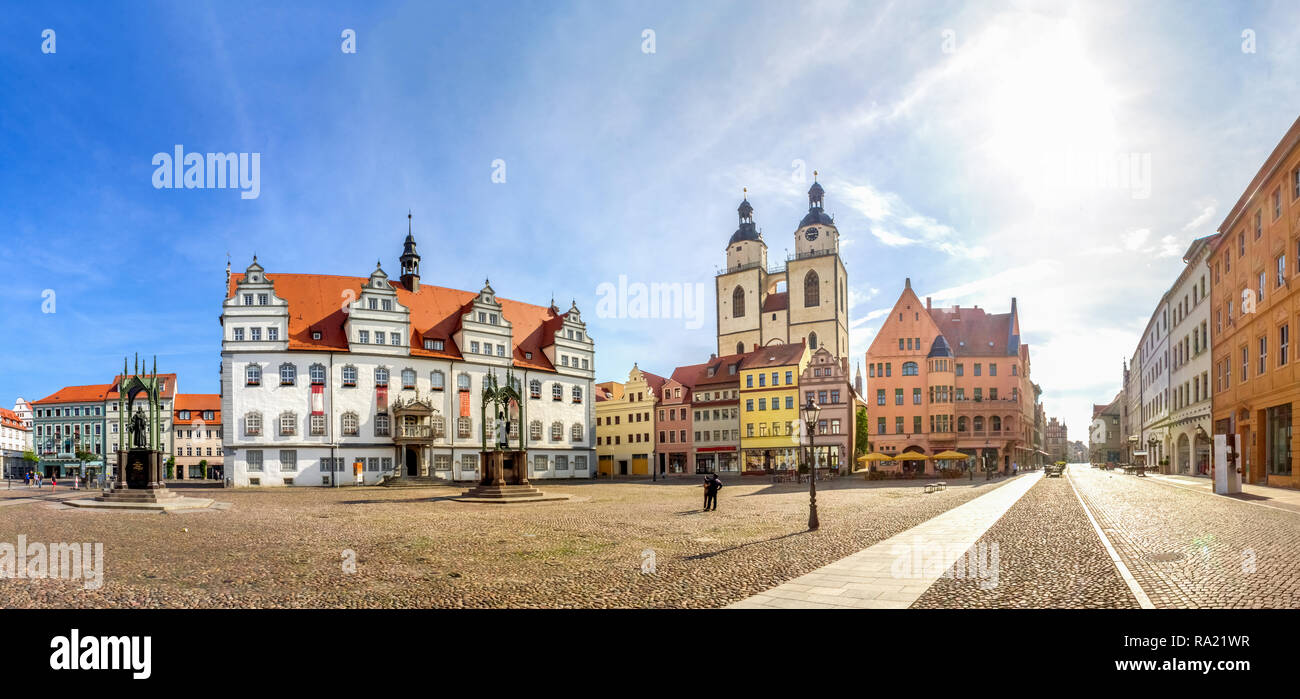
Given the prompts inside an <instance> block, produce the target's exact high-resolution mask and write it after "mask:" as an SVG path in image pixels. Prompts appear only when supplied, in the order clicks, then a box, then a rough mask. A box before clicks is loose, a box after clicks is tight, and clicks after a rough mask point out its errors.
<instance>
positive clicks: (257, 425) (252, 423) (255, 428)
mask: <svg viewBox="0 0 1300 699" xmlns="http://www.w3.org/2000/svg"><path fill="white" fill-rule="evenodd" d="M244 436H245V437H261V436H262V414H261V413H248V414H247V415H245V416H244Z"/></svg>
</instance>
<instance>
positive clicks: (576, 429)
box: [569, 422, 582, 443]
mask: <svg viewBox="0 0 1300 699" xmlns="http://www.w3.org/2000/svg"><path fill="white" fill-rule="evenodd" d="M569 441H571V442H574V443H578V442H581V441H582V423H580V422H575V423H573V427H570V428H569Z"/></svg>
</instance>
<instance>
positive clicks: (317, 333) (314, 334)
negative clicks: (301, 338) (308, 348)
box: [311, 330, 320, 340]
mask: <svg viewBox="0 0 1300 699" xmlns="http://www.w3.org/2000/svg"><path fill="white" fill-rule="evenodd" d="M311 339H313V340H319V339H320V331H319V330H317V331H314V332H312V334H311Z"/></svg>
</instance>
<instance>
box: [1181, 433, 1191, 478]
mask: <svg viewBox="0 0 1300 699" xmlns="http://www.w3.org/2000/svg"><path fill="white" fill-rule="evenodd" d="M1177 451H1178V473H1190V472H1191V470H1192V441H1191V440H1190V439H1188V438H1187V433H1186V432H1184V433H1182V434H1180V435H1178V448H1177Z"/></svg>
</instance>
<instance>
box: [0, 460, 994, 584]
mask: <svg viewBox="0 0 1300 699" xmlns="http://www.w3.org/2000/svg"><path fill="white" fill-rule="evenodd" d="M728 481H729V482H728V483H727V485H726V487H724V488H723V490H722V494H721V497H720V501H719V506H718V511H717V512H709V513H704V512H701V511H700V509H699V508H700V506H701V505H702V503H703V495H702V490H701V489H700V488H699V487H698V484H697V483H696V482H695V480H694V479H690V480H688V481H685V482H675V483H658V484H653V483H649V482H625V483H608V482H602V483H591V482H585V483H570V484H558V483H557V484H553V483H549V482H545V481H543V482H541V483H540V487H541V488H542V489H543V490H546V491H548V492H549V491H554V492H560V493H567V494H570V495H572V496H573V497H574V499H573V500H571V501H567V502H551V503H539V504H535V505H524V506H503V505H476V504H467V503H460V502H452V501H448V500H438V499H436V498H439V497H446V496H450V495H456V494H459V493H460V492H461V490H463V487H433V488H421V489H396V488H373V487H371V488H343V489H327V488H268V489H229V490H223V489H219V488H218V489H192V490H187V492H186V494H187V495H192V496H195V497H210V498H214V499H216V500H218V501H222V502H229V503H230V504H231V506H230V508H229V509H228V510H226V511H216V510H211V511H200V512H193V513H187V514H162V515H159V514H144V513H122V512H104V511H96V510H79V509H73V508H68V507H67V506H66V505H61V504H59V503H57V502H49V501H38V500H31V501H26V502H25V503H24V504H16V505H14V506H11V507H3V508H0V542H10V543H16V542H17V537H18V535H20V534H23V535H26V537H27V540H28V541H29V542H102V543H103V544H104V558H105V563H104V585H103V587H102V588H101V589H98V590H92V591H87V590H84V589H83V585H82V583H81V582H80V581H62V580H35V581H33V580H0V599H3V600H4V605H5V606H7V607H90V608H99V607H127V608H133V607H199V608H203V607H542V608H549V607H561V608H563V607H578V608H587V607H723V606H725V605H727V604H729V603H731V602H734V601H736V600H739V599H742V598H744V597H747V596H749V595H752V594H754V593H756V592H759V591H762V590H765V589H768V588H770V587H773V586H775V585H778V584H780V583H782V582H785V581H787V580H790V579H792V578H795V577H798V576H800V575H802V574H804V573H806V572H808V571H810V570H813V569H815V568H818V567H820V566H822V565H825V564H827V563H830V562H832V561H835V560H838V559H840V558H843V557H844V556H847V555H849V554H851V553H854V552H856V551H858V550H860V549H863V548H866V547H868V546H870V545H871V544H873V543H875V542H877V541H880V540H882V539H885V538H888V537H890V536H893V535H894V534H897V533H899V532H902V531H905V530H907V529H910V528H911V527H913V526H915V525H917V524H919V523H921V522H924V521H926V520H928V519H930V518H932V517H934V516H935V515H937V514H939V513H941V512H944V511H946V510H948V509H950V508H952V507H955V506H957V505H960V504H962V503H964V502H967V501H969V500H971V499H973V498H975V497H977V496H979V495H981V494H983V493H986V492H989V490H990V489H992V488H997V487H1000V486H1001V485H1002V484H1003V483H1004V482H1005V481H1003V480H996V481H993V482H992V483H986V482H983V481H975V482H974V483H973V484H972V483H969V482H953V483H952V485H950V487H949V488H948V490H947V491H944V492H938V493H933V494H925V493H923V489H922V486H923V482H922V481H917V482H913V483H908V484H898V483H894V482H870V483H868V482H865V481H863V480H861V479H850V478H842V479H836V480H834V481H828V482H822V483H819V485H818V493H817V501H818V504H819V506H820V507H819V513H820V517H821V529H820V530H819V531H817V532H807V531H806V524H807V517H808V491H807V486H806V485H804V486H799V485H794V484H791V485H772V484H770V483H755V482H753V481H748V480H746V481H741V479H739V478H731V479H728ZM348 552H354V553H355V561H356V569H355V572H354V573H347V572H344V569H343V568H344V564H345V563H346V562H347V557H348V555H349V553H348ZM651 563H653V567H654V569H655V572H654V573H653V574H643V573H642V572H641V571H642V568H643V566H649V565H650V564H651Z"/></svg>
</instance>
